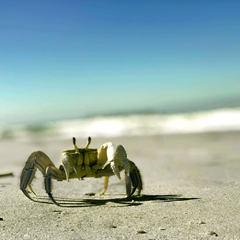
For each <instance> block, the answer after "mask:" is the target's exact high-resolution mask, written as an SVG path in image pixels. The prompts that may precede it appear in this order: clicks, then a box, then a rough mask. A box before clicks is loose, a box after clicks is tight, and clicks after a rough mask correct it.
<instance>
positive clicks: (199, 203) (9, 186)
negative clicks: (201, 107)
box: [0, 132, 240, 239]
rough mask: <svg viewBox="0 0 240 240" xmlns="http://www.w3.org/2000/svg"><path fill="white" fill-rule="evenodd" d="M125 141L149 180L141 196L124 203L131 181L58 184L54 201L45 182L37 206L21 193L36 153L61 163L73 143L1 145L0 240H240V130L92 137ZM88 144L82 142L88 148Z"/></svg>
mask: <svg viewBox="0 0 240 240" xmlns="http://www.w3.org/2000/svg"><path fill="white" fill-rule="evenodd" d="M106 141H112V142H114V143H116V144H122V145H123V146H124V147H125V149H126V150H127V153H128V157H129V159H131V160H132V161H134V162H135V164H136V165H137V166H138V167H139V169H140V170H141V173H142V178H143V183H144V185H143V188H144V189H143V191H142V196H140V197H137V196H136V197H133V198H132V199H130V200H126V199H125V186H124V180H121V181H119V180H118V178H117V177H116V176H113V177H111V178H110V183H109V188H108V190H107V192H106V194H105V195H104V196H99V195H98V193H100V192H101V191H102V188H103V178H102V179H94V178H92V179H85V180H82V181H78V180H75V179H72V180H70V182H66V181H64V182H56V181H54V186H53V187H54V188H53V195H54V197H55V199H56V200H57V201H58V202H59V203H60V204H61V206H60V207H58V206H56V205H54V204H52V203H51V201H49V199H48V197H47V195H46V193H45V190H44V187H43V177H42V174H41V173H40V172H37V174H36V178H35V179H34V182H33V184H32V187H33V189H34V191H35V192H36V193H37V194H38V201H39V202H33V201H30V200H29V199H28V198H26V197H25V195H24V194H23V193H22V192H21V190H20V189H19V177H20V174H21V170H22V168H23V166H24V163H25V161H26V159H27V158H28V156H29V155H30V153H31V152H33V151H35V150H41V151H44V152H45V153H46V154H47V155H48V156H49V157H50V158H51V159H52V161H53V162H54V163H55V164H56V166H58V165H59V155H60V153H61V151H62V150H64V149H71V148H72V144H71V139H69V140H54V141H49V140H48V141H44V140H43V139H37V138H35V140H34V141H32V142H20V141H14V140H12V139H4V140H3V139H2V140H0V174H6V173H13V174H14V176H4V177H1V178H0V203H1V205H0V239H240V225H239V223H240V133H234V132H227V133H205V134H189V135H165V136H148V137H121V138H112V139H100V138H97V139H93V140H92V144H91V147H93V148H99V147H100V145H101V144H102V143H104V142H106ZM85 142H86V140H78V141H77V144H78V146H79V147H80V146H84V145H85Z"/></svg>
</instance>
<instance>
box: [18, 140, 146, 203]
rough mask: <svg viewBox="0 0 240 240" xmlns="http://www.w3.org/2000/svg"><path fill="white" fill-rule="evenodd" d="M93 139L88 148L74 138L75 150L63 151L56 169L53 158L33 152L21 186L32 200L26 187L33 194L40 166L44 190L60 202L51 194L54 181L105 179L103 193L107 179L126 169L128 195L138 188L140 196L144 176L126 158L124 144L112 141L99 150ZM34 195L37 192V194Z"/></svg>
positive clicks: (23, 174) (89, 141) (118, 174)
mask: <svg viewBox="0 0 240 240" xmlns="http://www.w3.org/2000/svg"><path fill="white" fill-rule="evenodd" d="M90 143H91V138H90V137H89V138H88V142H87V145H86V147H85V148H78V147H77V145H76V139H75V138H73V145H74V149H73V150H64V151H63V152H62V154H61V156H60V160H61V165H60V167H59V168H56V167H55V165H54V164H53V162H52V161H51V160H50V158H49V157H48V156H47V155H46V154H45V153H43V152H41V151H36V152H33V153H32V154H31V155H30V156H29V158H28V160H27V162H26V164H25V166H24V168H23V170H22V173H21V177H20V189H21V190H22V192H23V193H24V194H25V195H26V196H27V197H28V198H29V199H31V200H33V201H35V200H34V199H33V198H32V197H31V196H30V195H29V192H28V191H27V190H26V188H27V186H28V187H29V189H30V190H31V191H32V192H33V193H34V191H33V189H32V187H31V182H32V180H33V178H34V175H35V172H36V171H37V169H39V170H40V171H41V172H42V173H43V175H44V185H45V190H46V192H47V194H48V196H49V198H50V199H51V200H52V201H53V202H54V203H55V204H56V205H59V204H58V203H57V202H56V201H55V199H54V198H53V196H52V193H51V185H52V183H51V180H52V179H55V180H57V181H62V180H67V181H69V179H71V178H78V179H84V178H87V177H94V178H101V177H105V179H104V189H103V191H102V192H101V193H100V195H103V194H104V192H105V191H106V189H107V187H108V178H109V177H110V176H113V175H114V174H115V175H117V177H118V178H119V179H121V176H120V171H122V170H125V183H126V194H127V197H130V196H132V195H133V194H134V192H135V191H136V189H138V195H140V193H141V190H142V178H141V174H140V172H139V170H138V168H137V166H136V165H135V164H134V163H133V162H132V161H130V160H129V159H127V154H126V151H125V149H124V147H123V146H122V145H118V146H117V147H114V145H113V144H112V143H111V142H107V143H104V144H103V145H102V146H101V148H100V149H99V151H97V149H90V148H89V145H90ZM34 194H35V193H34Z"/></svg>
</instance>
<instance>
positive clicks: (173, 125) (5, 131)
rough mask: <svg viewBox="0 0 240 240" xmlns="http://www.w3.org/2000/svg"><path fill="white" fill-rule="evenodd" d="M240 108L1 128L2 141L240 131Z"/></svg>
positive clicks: (104, 117)
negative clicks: (11, 139)
mask: <svg viewBox="0 0 240 240" xmlns="http://www.w3.org/2000/svg"><path fill="white" fill-rule="evenodd" d="M239 130H240V108H235V109H217V110H210V111H202V112H191V113H177V114H133V115H127V116H126V115H125V116H124V115H117V116H102V117H100V116H99V117H89V118H84V119H77V120H62V121H54V122H47V123H45V124H41V125H39V124H35V125H34V124H32V125H13V126H4V127H2V128H0V138H5V137H14V138H18V139H25V140H26V139H30V138H32V137H38V138H40V137H41V136H42V137H48V138H55V137H57V138H61V139H68V138H72V137H73V136H74V137H77V138H86V137H88V136H92V137H121V136H151V135H161V134H186V133H203V132H216V131H239Z"/></svg>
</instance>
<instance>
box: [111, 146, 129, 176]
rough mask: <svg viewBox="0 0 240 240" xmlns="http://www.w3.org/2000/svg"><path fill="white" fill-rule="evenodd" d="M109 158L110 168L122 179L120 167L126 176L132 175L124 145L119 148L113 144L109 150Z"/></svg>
mask: <svg viewBox="0 0 240 240" xmlns="http://www.w3.org/2000/svg"><path fill="white" fill-rule="evenodd" d="M107 157H108V159H109V160H110V166H111V168H112V170H113V172H114V173H115V174H116V175H117V176H118V178H119V179H121V176H120V171H119V167H123V168H124V169H125V171H126V174H127V175H128V176H129V174H130V166H129V162H128V160H127V153H126V151H125V149H124V147H123V146H122V145H118V146H117V148H116V149H115V147H114V146H113V145H112V144H111V145H110V146H108V149H107Z"/></svg>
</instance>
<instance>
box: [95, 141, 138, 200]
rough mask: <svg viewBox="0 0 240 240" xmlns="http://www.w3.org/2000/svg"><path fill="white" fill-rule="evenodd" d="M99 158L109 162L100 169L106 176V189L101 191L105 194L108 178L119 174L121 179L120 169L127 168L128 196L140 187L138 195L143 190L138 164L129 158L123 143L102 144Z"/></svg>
mask: <svg viewBox="0 0 240 240" xmlns="http://www.w3.org/2000/svg"><path fill="white" fill-rule="evenodd" d="M98 159H99V161H100V162H104V160H105V162H107V163H108V164H107V165H105V168H104V169H102V170H99V171H98V174H102V176H105V179H104V189H103V191H102V192H101V193H100V195H103V194H104V193H105V191H106V190H107V187H108V178H109V177H110V176H112V175H114V174H115V175H117V176H118V178H119V179H121V176H120V171H122V170H123V169H125V183H126V193H127V197H130V196H131V195H133V193H134V192H135V191H136V189H137V188H138V195H140V193H141V190H142V177H141V174H140V171H139V170H138V168H137V166H136V165H135V164H134V163H133V162H132V161H130V160H129V159H127V153H126V151H125V149H124V147H123V146H122V145H118V146H117V147H116V148H115V147H114V145H113V144H112V143H111V142H108V143H105V144H103V145H102V147H101V149H100V150H99V153H98Z"/></svg>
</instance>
